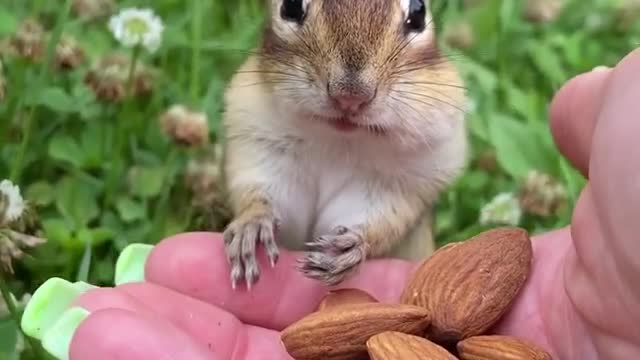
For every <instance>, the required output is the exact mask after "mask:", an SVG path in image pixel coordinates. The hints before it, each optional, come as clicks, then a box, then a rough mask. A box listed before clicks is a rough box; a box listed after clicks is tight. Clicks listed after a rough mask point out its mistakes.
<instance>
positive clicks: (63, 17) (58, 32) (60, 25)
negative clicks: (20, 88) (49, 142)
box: [11, 0, 73, 183]
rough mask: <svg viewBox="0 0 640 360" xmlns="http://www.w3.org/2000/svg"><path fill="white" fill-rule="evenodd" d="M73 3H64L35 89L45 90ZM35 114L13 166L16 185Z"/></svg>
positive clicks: (32, 112)
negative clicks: (49, 70)
mask: <svg viewBox="0 0 640 360" xmlns="http://www.w3.org/2000/svg"><path fill="white" fill-rule="evenodd" d="M72 2H73V1H72V0H66V1H65V3H64V6H63V7H61V8H60V11H59V12H58V19H57V21H56V26H55V28H54V29H53V34H52V35H51V40H50V41H49V44H48V45H47V51H46V53H45V58H44V61H43V62H42V65H41V66H40V73H39V74H38V78H37V80H36V83H35V84H34V85H35V86H34V88H35V89H41V88H43V86H42V85H43V82H44V78H45V76H46V75H47V70H48V69H49V67H50V65H51V60H52V59H53V53H54V51H55V49H56V46H57V45H58V42H59V41H60V37H62V30H63V29H64V24H65V23H66V22H67V18H68V17H69V13H70V12H71V5H72ZM20 108H21V106H20V107H18V111H21V110H20ZM35 112H36V109H35V106H34V107H32V108H31V110H30V111H29V115H28V116H27V118H26V119H25V123H24V136H23V138H22V142H21V144H20V148H19V149H18V154H17V155H16V157H15V160H14V162H13V165H12V167H11V179H12V180H13V181H14V182H16V183H19V182H20V177H21V176H22V171H23V169H22V165H23V161H24V156H25V153H26V151H27V147H28V146H29V142H30V141H31V131H32V130H33V127H34V124H33V123H34V122H35V120H34V117H35ZM17 115H19V114H17Z"/></svg>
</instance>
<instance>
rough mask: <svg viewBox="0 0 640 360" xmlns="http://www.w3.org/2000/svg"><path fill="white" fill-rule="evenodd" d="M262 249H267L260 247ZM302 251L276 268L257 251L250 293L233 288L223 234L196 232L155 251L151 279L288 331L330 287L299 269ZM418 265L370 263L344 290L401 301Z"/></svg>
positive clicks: (149, 264)
mask: <svg viewBox="0 0 640 360" xmlns="http://www.w3.org/2000/svg"><path fill="white" fill-rule="evenodd" d="M259 250H262V249H259ZM298 256H301V254H299V253H293V252H286V251H283V254H282V256H281V260H280V261H279V262H278V264H277V265H276V267H275V268H271V267H270V266H268V261H269V260H268V259H267V257H266V256H264V254H261V251H258V262H259V263H260V266H261V268H263V269H264V271H263V273H262V276H261V278H260V281H259V282H258V283H257V284H255V285H254V286H253V288H252V289H251V291H247V289H246V288H245V287H240V288H238V289H237V290H233V289H232V288H231V286H230V285H229V282H228V281H227V279H228V274H229V265H228V263H227V262H226V260H225V255H224V244H223V241H222V237H221V235H220V234H212V233H194V234H183V235H178V236H175V237H172V238H169V239H167V240H165V241H163V242H162V243H160V244H159V245H157V247H156V248H155V249H154V250H153V252H152V253H151V254H150V256H149V258H148V260H147V263H146V279H147V280H148V281H150V282H153V283H156V284H159V285H162V286H165V287H168V288H171V289H174V290H176V291H177V292H179V293H183V294H186V295H188V296H191V297H195V298H197V299H200V300H203V301H205V302H207V303H210V304H214V305H216V306H219V307H221V308H223V309H225V310H227V311H229V312H231V313H233V314H235V315H236V316H237V317H238V318H239V319H240V320H241V321H242V322H244V323H249V324H253V325H259V326H264V327H268V328H272V329H278V330H279V329H282V328H283V327H285V326H287V325H288V324H291V323H292V322H294V321H296V320H298V319H299V318H301V317H302V316H304V315H306V314H308V313H309V312H311V311H314V310H315V308H316V307H317V305H318V303H319V302H320V300H321V298H322V297H323V296H324V295H326V293H327V291H328V288H327V287H326V286H325V285H323V284H322V283H320V282H318V281H314V280H311V279H309V278H306V277H304V276H303V275H302V274H301V273H300V272H298V271H297V270H296V257H298ZM415 266H416V264H414V263H410V262H406V261H400V260H384V261H382V260H380V261H371V262H370V263H367V264H365V265H364V266H363V268H362V269H361V271H360V273H359V274H357V275H356V276H355V277H354V278H352V279H350V280H348V281H346V282H345V283H344V284H342V285H341V286H340V287H356V288H359V289H362V290H365V291H367V292H369V293H370V294H372V295H373V296H374V297H376V298H377V299H379V300H380V301H397V300H398V299H399V297H400V294H401V292H402V290H403V289H404V285H405V284H406V283H407V280H408V278H409V276H410V275H411V274H412V272H413V270H414V269H415Z"/></svg>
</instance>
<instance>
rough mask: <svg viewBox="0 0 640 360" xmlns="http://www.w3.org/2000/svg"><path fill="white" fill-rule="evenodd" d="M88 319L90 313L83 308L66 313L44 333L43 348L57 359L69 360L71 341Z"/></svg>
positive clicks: (76, 308)
mask: <svg viewBox="0 0 640 360" xmlns="http://www.w3.org/2000/svg"><path fill="white" fill-rule="evenodd" d="M87 317H89V312H88V311H87V310H85V309H82V308H78V307H75V308H71V309H69V310H67V311H65V312H64V313H63V314H62V315H61V316H60V318H59V319H58V321H56V322H55V324H53V326H51V328H50V329H49V330H48V331H47V332H46V333H44V336H43V337H42V347H43V348H44V349H45V350H46V351H47V352H48V353H49V354H51V355H53V356H54V357H55V358H56V359H59V360H68V359H69V349H70V348H71V339H73V335H74V334H75V333H76V330H78V327H80V324H82V322H83V321H84V320H85V319H86V318H87Z"/></svg>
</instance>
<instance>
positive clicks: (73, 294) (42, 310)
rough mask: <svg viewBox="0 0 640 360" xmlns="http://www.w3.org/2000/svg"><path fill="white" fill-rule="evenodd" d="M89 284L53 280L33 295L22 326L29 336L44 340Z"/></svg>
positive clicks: (23, 316)
mask: <svg viewBox="0 0 640 360" xmlns="http://www.w3.org/2000/svg"><path fill="white" fill-rule="evenodd" d="M88 289H90V285H89V284H85V283H76V284H72V283H70V282H68V281H66V280H64V279H60V278H51V279H49V280H47V281H46V282H45V283H44V284H42V285H40V287H39V288H38V289H37V290H36V291H35V292H34V293H33V296H32V297H31V299H30V300H29V303H28V304H27V307H26V308H25V310H24V314H23V315H22V321H21V324H20V326H21V327H22V331H24V333H25V334H27V335H28V336H31V337H33V338H35V339H38V340H42V335H43V334H44V333H45V332H46V331H47V330H48V329H49V328H50V327H51V325H52V324H53V323H54V322H55V321H56V320H57V319H58V317H59V316H60V314H62V313H63V312H65V311H66V310H67V309H68V308H69V307H70V306H71V305H72V304H73V302H74V301H75V300H76V299H77V298H78V296H80V295H81V294H82V293H84V292H86V291H87V290H88Z"/></svg>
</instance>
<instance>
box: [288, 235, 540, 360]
mask: <svg viewBox="0 0 640 360" xmlns="http://www.w3.org/2000/svg"><path fill="white" fill-rule="evenodd" d="M531 260H532V248H531V241H530V239H529V235H528V233H527V232H526V231H525V230H523V229H520V228H498V229H494V230H490V231H486V232H484V233H481V234H479V235H477V236H475V237H473V238H471V239H468V240H466V241H463V242H457V243H452V244H450V245H447V246H444V247H442V248H441V249H439V250H438V251H437V252H436V253H435V254H433V255H432V256H431V257H429V258H428V259H426V260H425V261H424V262H423V263H422V264H421V265H420V267H419V268H418V269H417V270H416V272H415V274H414V275H413V278H412V279H411V280H410V281H409V283H408V284H407V286H406V288H405V289H404V292H403V294H402V296H401V299H400V302H399V303H397V304H386V303H380V302H378V301H377V300H376V299H374V298H373V297H372V296H370V295H369V294H367V293H365V292H363V291H361V290H356V289H345V290H340V291H336V292H333V293H331V294H329V295H328V296H327V297H325V299H324V300H323V301H322V302H321V303H320V305H319V306H318V311H316V312H314V313H312V314H310V315H308V316H306V317H304V318H303V319H301V320H299V321H298V322H296V323H294V324H292V325H291V326H289V327H288V328H286V329H285V330H284V331H283V332H282V336H281V337H282V341H283V343H284V346H285V348H286V350H287V352H288V353H289V354H290V355H291V356H292V357H293V358H294V359H296V360H320V359H323V360H360V359H364V360H366V359H373V360H392V359H394V360H421V359H424V360H427V359H429V360H455V359H461V360H525V359H526V360H550V359H551V356H550V355H549V354H548V353H547V352H545V351H544V350H543V349H541V348H539V347H538V346H537V345H536V344H532V343H530V342H528V341H525V340H522V339H518V338H513V337H506V336H499V335H491V334H489V332H490V331H491V328H492V327H493V326H494V325H495V324H496V323H497V322H498V321H499V320H500V319H501V318H502V317H503V316H504V314H505V313H506V312H507V311H508V310H509V308H510V307H511V306H512V305H513V302H514V300H515V298H516V297H517V295H518V293H519V292H520V289H521V288H522V286H523V285H524V283H525V281H526V279H527V276H528V275H529V272H530V269H531Z"/></svg>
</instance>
